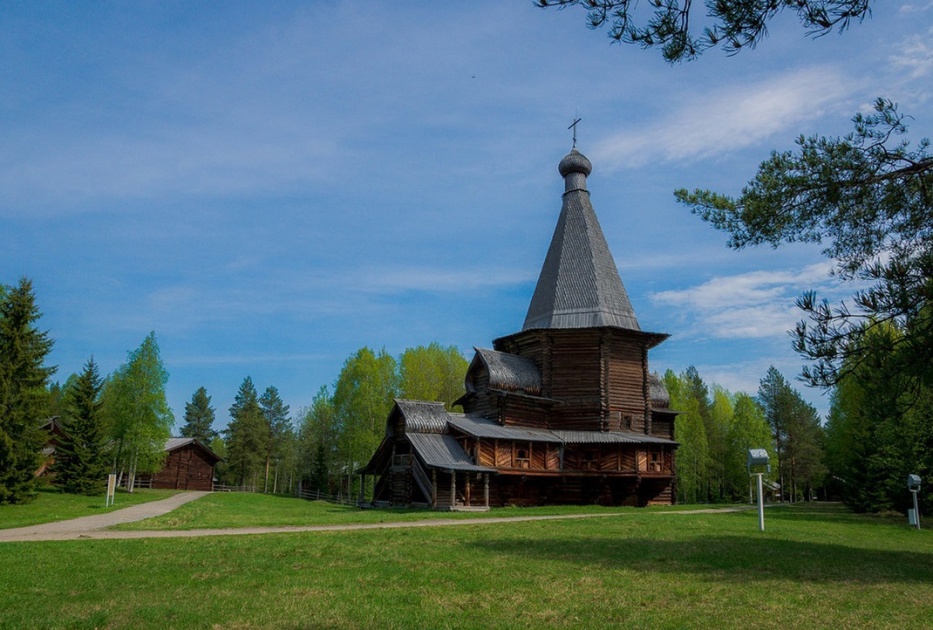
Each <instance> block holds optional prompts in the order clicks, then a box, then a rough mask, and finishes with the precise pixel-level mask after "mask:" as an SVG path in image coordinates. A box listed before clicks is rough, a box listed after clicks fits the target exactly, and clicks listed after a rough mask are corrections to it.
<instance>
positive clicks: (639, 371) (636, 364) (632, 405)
mask: <svg viewBox="0 0 933 630" xmlns="http://www.w3.org/2000/svg"><path fill="white" fill-rule="evenodd" d="M610 337H611V338H610V340H609V341H608V342H607V343H609V345H610V348H609V361H608V365H607V366H606V368H607V370H608V372H609V376H608V381H609V392H608V398H609V408H610V409H611V410H612V411H614V412H616V414H615V415H616V416H618V418H619V425H618V426H613V427H612V429H613V430H616V431H635V432H639V433H642V432H644V431H645V426H646V425H645V408H646V404H647V403H648V400H647V397H648V394H647V391H646V388H647V383H646V379H645V365H644V363H643V358H644V352H643V350H644V343H641V342H639V341H637V340H630V339H626V338H625V337H624V336H623V335H622V334H620V333H618V332H613V333H612V335H611V336H610Z"/></svg>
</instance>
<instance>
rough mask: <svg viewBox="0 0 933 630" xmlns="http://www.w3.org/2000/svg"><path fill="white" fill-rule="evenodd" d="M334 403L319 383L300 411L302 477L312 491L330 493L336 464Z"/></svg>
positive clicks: (337, 440) (299, 440) (299, 435)
mask: <svg viewBox="0 0 933 630" xmlns="http://www.w3.org/2000/svg"><path fill="white" fill-rule="evenodd" d="M338 428H339V427H338V426H337V417H336V412H335V410H334V403H333V400H332V399H331V396H330V393H329V392H328V390H327V387H324V386H322V387H321V389H319V390H318V392H317V394H316V395H315V396H314V399H313V400H312V402H311V407H309V408H308V409H305V410H304V412H303V413H302V414H301V420H300V426H299V429H298V444H299V445H298V449H299V453H300V455H299V459H300V461H301V462H302V468H301V471H300V474H301V477H302V478H303V479H307V480H308V482H309V487H310V489H311V490H317V491H320V492H325V493H330V492H331V488H330V471H331V469H332V468H333V467H334V466H335V465H336V458H337V444H338V442H339V435H338Z"/></svg>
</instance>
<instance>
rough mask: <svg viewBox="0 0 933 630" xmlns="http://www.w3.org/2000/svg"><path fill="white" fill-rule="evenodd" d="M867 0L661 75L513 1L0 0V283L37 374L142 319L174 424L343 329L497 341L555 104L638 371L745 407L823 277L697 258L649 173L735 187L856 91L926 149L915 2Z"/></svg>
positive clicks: (330, 360)
mask: <svg viewBox="0 0 933 630" xmlns="http://www.w3.org/2000/svg"><path fill="white" fill-rule="evenodd" d="M875 4H876V6H875V13H874V15H873V17H872V18H871V19H869V20H866V21H865V22H864V23H862V24H855V25H853V26H852V27H851V29H850V30H849V31H848V32H846V33H845V34H844V35H842V36H838V35H836V34H832V35H829V36H826V37H822V38H818V39H816V40H811V39H808V38H806V37H804V35H803V31H802V29H801V28H800V27H799V26H797V25H796V23H795V22H794V21H793V20H792V19H790V18H789V16H788V17H787V18H782V19H779V20H778V21H777V22H775V23H774V24H772V25H771V28H770V35H769V37H768V38H767V39H766V40H765V41H764V42H763V43H762V44H761V45H760V46H759V47H758V48H757V49H756V50H747V51H743V52H742V53H740V54H739V55H737V56H734V57H727V56H726V55H725V54H724V53H722V52H721V51H709V52H707V53H706V54H705V55H704V56H703V57H701V58H700V60H698V61H695V62H691V63H685V64H681V65H677V66H673V67H672V66H668V65H666V64H664V63H663V62H662V61H661V59H660V54H659V53H658V52H657V51H642V50H640V49H638V48H636V47H632V46H618V45H610V44H609V40H608V39H607V38H606V36H605V34H604V33H602V32H594V31H591V30H589V29H587V28H586V27H585V20H584V13H583V12H582V11H579V10H566V11H555V10H547V11H542V10H539V9H536V8H535V7H534V6H532V3H531V2H530V1H524V0H519V1H515V2H501V1H498V2H494V1H489V2H469V3H464V2H459V3H427V2H407V1H398V2H392V3H368V2H367V3H364V2H340V1H327V2H314V3H306V4H301V3H277V2H270V3H262V4H257V3H235V2H224V3H220V2H206V3H188V2H159V3H144V2H136V3H64V2H63V3H55V2H46V3H3V4H2V5H0V282H3V283H6V284H12V283H15V282H16V281H17V280H18V278H19V277H21V276H24V275H25V276H28V277H29V278H31V279H32V280H33V282H34V285H35V290H36V294H37V298H38V301H39V305H40V308H41V310H42V311H43V314H44V315H43V318H42V320H41V326H42V327H43V328H45V329H48V330H49V331H50V335H51V337H52V338H53V339H54V340H55V348H54V350H53V352H52V354H51V357H50V363H52V364H55V365H58V367H59V373H58V375H57V378H60V379H61V380H64V379H65V378H66V377H67V376H68V374H70V373H72V372H76V371H78V370H80V369H81V367H82V365H83V364H84V362H85V361H86V360H87V358H88V357H89V356H91V355H94V357H95V359H96V360H97V362H98V363H99V365H100V367H101V370H102V372H104V373H109V372H110V371H112V370H113V369H114V368H116V367H117V366H118V365H119V364H120V363H122V362H124V361H125V359H126V354H127V352H128V351H129V350H132V349H134V348H136V347H137V346H138V345H139V344H140V343H141V342H142V340H143V339H144V338H145V336H146V335H147V334H148V333H149V331H151V330H154V331H155V332H156V335H157V339H158V341H159V344H160V347H161V350H162V359H163V362H164V363H165V366H166V368H167V369H168V371H169V373H170V380H169V383H168V388H167V393H168V398H169V403H170V405H171V406H172V408H173V409H174V411H175V414H176V418H177V419H179V421H180V419H181V418H182V416H183V414H184V405H185V402H186V401H188V400H190V398H191V395H192V393H193V392H194V391H195V390H196V389H197V388H198V387H199V386H202V385H203V386H205V387H206V388H207V390H208V393H209V394H210V395H211V396H212V397H213V404H214V406H215V407H216V408H217V415H218V425H221V426H222V425H224V424H226V421H227V408H228V407H229V405H230V404H231V402H232V400H233V396H234V395H235V393H236V390H237V388H238V387H239V385H240V383H241V382H242V380H243V378H244V377H245V376H247V375H250V376H251V377H252V379H253V381H254V382H255V383H256V385H257V387H259V388H260V390H262V389H264V388H265V387H266V386H269V385H275V386H276V387H278V389H279V391H280V392H281V394H282V396H283V398H284V399H285V401H286V402H287V403H289V404H290V405H291V407H292V409H293V411H297V410H298V409H299V408H301V407H302V406H305V405H307V404H309V403H310V401H311V398H312V397H313V395H314V394H315V392H316V391H317V390H318V388H320V387H321V386H322V385H330V384H332V383H333V381H334V380H335V378H336V376H337V374H338V373H339V371H340V368H341V366H342V364H343V362H344V361H345V359H346V358H347V357H348V356H349V355H350V354H351V353H352V352H354V351H355V350H356V349H357V348H359V347H361V346H364V345H368V346H370V347H373V348H377V349H378V348H383V347H384V348H385V349H386V350H387V351H388V352H389V353H390V354H393V355H396V356H397V355H398V354H399V353H400V352H401V351H402V350H404V349H405V348H406V347H409V346H415V345H421V344H428V343H430V342H432V341H438V342H440V343H442V344H445V345H446V344H453V345H456V346H458V347H459V348H460V349H461V350H462V351H463V352H464V353H465V354H467V356H469V355H470V354H471V353H472V346H485V347H488V346H490V345H491V342H492V339H494V338H496V337H499V336H502V335H506V334H509V333H512V332H515V331H517V330H519V329H520V328H521V325H522V322H523V320H524V316H525V311H526V309H527V307H528V303H529V302H530V299H531V294H532V291H533V288H534V283H535V280H536V279H537V274H538V272H539V270H540V268H541V264H542V263H543V261H544V255H545V253H546V250H547V246H548V243H549V241H550V237H551V233H552V231H553V228H554V225H555V223H556V220H557V215H558V212H559V210H560V194H561V192H562V181H561V179H560V176H559V175H558V173H557V164H558V162H559V161H560V159H561V158H562V157H563V156H564V155H565V154H566V153H567V152H568V151H569V149H570V144H571V137H570V132H569V131H567V126H568V125H569V124H570V122H571V121H572V119H573V118H574V117H575V116H579V117H581V118H582V119H583V120H582V122H581V123H580V126H579V128H578V129H579V131H578V148H579V149H580V150H581V151H582V152H583V153H584V154H586V155H587V156H588V157H589V158H590V160H591V161H592V162H593V174H592V175H591V176H590V178H589V188H590V191H591V195H592V200H593V203H594V206H595V208H596V212H597V215H598V216H599V218H600V221H601V223H602V226H603V230H604V232H605V234H606V237H607V240H608V241H609V246H610V248H611V250H612V252H613V254H614V256H615V259H616V263H617V265H618V266H619V270H620V273H621V276H622V279H623V282H624V283H625V285H626V288H627V290H628V293H629V295H630V297H631V299H632V302H633V306H634V308H635V311H636V314H637V316H638V318H639V322H640V323H641V326H642V328H643V329H645V330H650V331H657V332H667V333H670V334H671V335H672V336H671V338H670V339H669V340H668V341H667V342H665V343H664V344H662V345H661V346H660V347H658V348H657V349H655V350H653V351H652V353H651V355H650V361H651V366H652V369H654V370H656V371H659V372H663V371H664V370H666V369H668V368H670V369H673V370H675V371H681V370H683V369H685V368H686V367H687V366H689V365H691V364H692V365H696V366H697V368H698V369H699V371H700V373H701V375H702V376H703V377H704V378H705V379H706V380H707V382H717V383H720V384H722V385H724V386H726V387H728V388H729V389H731V390H733V391H736V390H746V391H750V392H752V393H754V392H755V391H756V390H757V386H758V380H759V379H760V378H761V377H762V376H763V375H764V373H765V370H766V369H767V367H768V366H769V365H772V364H773V365H775V366H776V367H778V368H779V369H780V370H782V371H783V372H784V374H785V376H788V377H793V376H794V375H796V374H797V373H798V372H799V370H800V367H801V360H800V359H799V358H798V357H797V356H796V355H795V354H794V353H793V351H792V350H791V348H790V340H789V337H788V335H787V333H786V331H787V330H788V329H789V328H791V327H792V326H793V324H794V322H795V321H796V320H798V319H799V318H800V315H799V313H798V312H797V310H796V309H795V307H794V298H795V297H796V296H797V295H798V294H799V293H800V292H801V291H803V290H805V289H816V290H818V291H819V292H820V294H821V295H825V296H826V297H829V298H830V299H834V298H840V297H844V296H847V295H849V294H850V293H851V290H852V287H845V286H843V287H839V286H837V285H835V284H834V281H833V280H832V279H831V278H829V277H828V275H827V272H828V269H829V267H828V265H827V264H826V262H825V261H824V260H823V259H822V257H821V256H820V254H819V248H818V247H814V246H792V247H782V248H779V249H777V250H773V249H770V248H758V249H751V250H747V251H741V252H735V251H731V250H728V249H726V247H725V236H724V235H722V234H720V233H717V232H715V231H714V230H712V229H711V228H710V227H709V226H707V225H705V224H704V223H702V222H701V221H700V220H698V219H697V218H695V217H693V216H692V215H690V213H689V212H688V211H687V210H686V209H685V208H683V207H681V206H679V205H678V204H677V203H676V202H675V201H674V199H673V195H672V191H673V190H674V189H675V188H678V187H687V188H693V187H706V188H712V189H715V190H717V191H720V192H726V193H738V192H739V191H740V190H741V187H742V185H743V184H744V183H745V182H746V181H747V180H748V179H749V178H750V177H751V176H752V175H753V174H754V172H755V169H756V167H757V165H758V164H759V163H760V162H761V161H762V160H764V159H766V158H767V156H768V154H769V152H770V150H771V149H789V148H792V147H793V140H794V139H795V138H796V137H797V136H798V135H800V134H807V135H809V134H813V133H821V134H829V135H839V134H844V133H847V132H848V131H849V129H850V127H851V125H850V123H849V119H850V118H851V116H852V115H853V114H854V113H855V112H857V111H864V110H866V109H867V108H868V107H869V106H870V104H871V102H872V101H873V100H874V99H875V98H876V97H878V96H886V97H888V98H891V99H893V100H895V101H897V102H898V103H899V104H900V107H901V109H902V111H904V112H907V113H909V114H911V115H912V116H913V117H914V119H915V120H914V121H913V122H912V123H911V136H912V137H914V138H918V139H919V138H920V137H928V136H931V135H933V134H931V132H930V129H931V125H933V90H931V86H933V82H931V77H933V45H931V44H930V43H929V42H930V41H931V40H933V28H931V25H933V3H931V2H929V1H928V0H917V1H915V2H901V3H890V5H894V6H893V7H892V6H890V5H889V3H886V2H885V3H875ZM800 389H801V391H802V393H804V395H805V396H806V397H807V398H808V399H809V400H810V401H811V402H812V403H813V404H815V405H816V406H817V408H818V409H820V411H824V412H825V410H826V408H827V407H828V401H827V398H826V396H823V395H821V394H820V393H819V392H818V391H814V390H809V389H807V388H805V387H804V386H803V385H802V384H801V385H800Z"/></svg>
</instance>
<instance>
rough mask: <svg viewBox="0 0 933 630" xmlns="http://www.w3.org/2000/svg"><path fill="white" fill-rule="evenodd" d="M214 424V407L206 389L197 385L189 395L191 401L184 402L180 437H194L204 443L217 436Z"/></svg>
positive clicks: (208, 442) (207, 443)
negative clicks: (183, 419) (194, 390)
mask: <svg viewBox="0 0 933 630" xmlns="http://www.w3.org/2000/svg"><path fill="white" fill-rule="evenodd" d="M213 424H214V408H213V407H211V397H210V396H208V395H207V390H206V389H205V388H203V387H199V388H198V389H197V391H196V392H194V394H192V396H191V402H189V403H185V424H184V426H182V428H181V435H182V437H189V438H195V439H197V440H200V441H201V442H203V443H204V444H205V445H209V444H210V443H211V441H212V440H213V439H214V438H215V437H217V431H215V430H214V429H213V428H212V427H213Z"/></svg>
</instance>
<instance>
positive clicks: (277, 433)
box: [259, 386, 292, 492]
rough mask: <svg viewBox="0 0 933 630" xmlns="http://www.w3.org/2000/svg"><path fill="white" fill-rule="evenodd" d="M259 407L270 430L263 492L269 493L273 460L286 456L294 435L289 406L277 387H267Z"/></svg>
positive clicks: (260, 399)
mask: <svg viewBox="0 0 933 630" xmlns="http://www.w3.org/2000/svg"><path fill="white" fill-rule="evenodd" d="M259 407H260V409H262V415H263V417H264V418H265V420H266V425H267V427H268V429H269V440H268V442H266V471H265V481H264V485H263V491H264V492H268V491H269V469H270V467H271V464H272V460H273V459H275V460H279V459H281V458H282V456H283V455H284V450H285V446H286V444H287V443H288V441H289V438H290V437H291V433H292V422H291V420H290V419H289V418H288V412H289V406H288V405H286V404H285V402H284V401H283V400H282V397H281V396H279V390H278V389H276V388H275V387H271V386H270V387H267V388H266V391H264V392H263V393H262V396H261V397H260V398H259Z"/></svg>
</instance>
